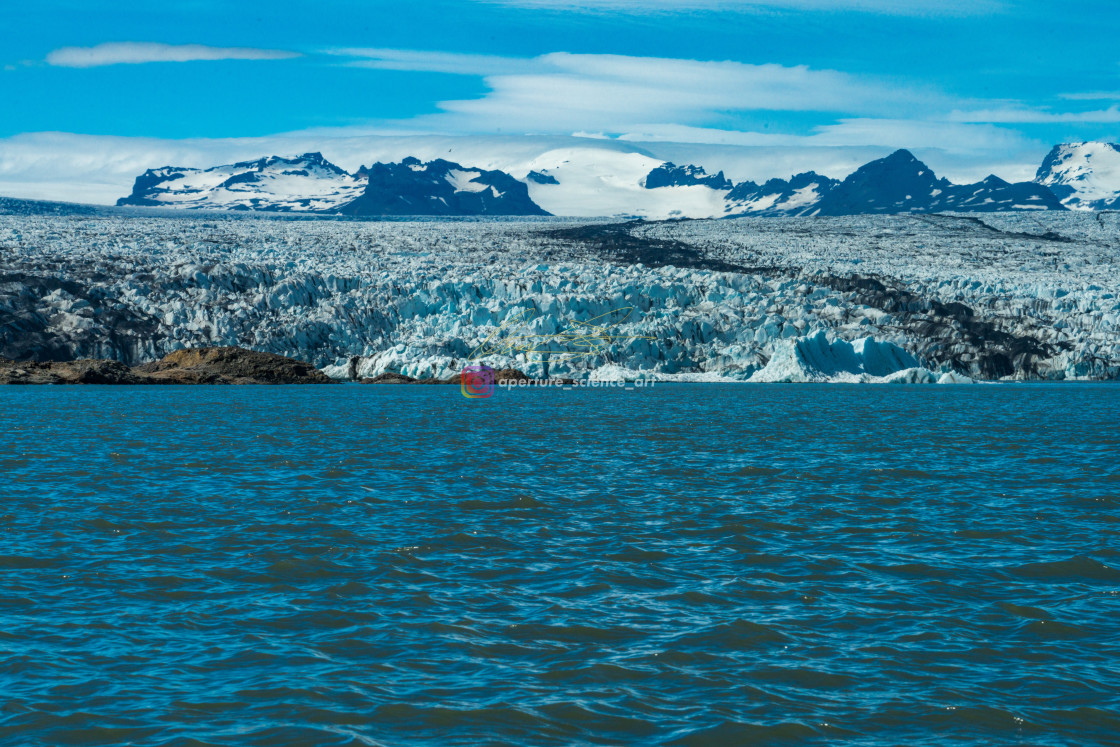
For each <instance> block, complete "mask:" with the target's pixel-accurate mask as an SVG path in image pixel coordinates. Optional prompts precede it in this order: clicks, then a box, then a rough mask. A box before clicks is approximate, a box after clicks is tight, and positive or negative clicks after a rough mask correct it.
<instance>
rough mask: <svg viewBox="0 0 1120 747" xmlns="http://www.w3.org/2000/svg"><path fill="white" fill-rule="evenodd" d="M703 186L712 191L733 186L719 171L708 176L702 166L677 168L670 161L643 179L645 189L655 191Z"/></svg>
mask: <svg viewBox="0 0 1120 747" xmlns="http://www.w3.org/2000/svg"><path fill="white" fill-rule="evenodd" d="M696 185H700V186H704V187H711V188H712V189H718V190H725V189H731V188H732V187H733V186H734V185H733V184H732V183H731V180H730V179H728V178H727V177H725V176H724V175H723V172H722V171H720V172H719V173H718V174H709V173H707V172H706V171H704V168H703V167H702V166H693V165H691V164H689V165H687V166H677V165H676V164H675V163H673V162H672V161H666V162H665V163H663V164H661V165H660V166H658V167H657V168H655V169H654V170H653V171H651V172H649V174H647V175H646V178H645V188H646V189H657V188H658V187H690V186H696Z"/></svg>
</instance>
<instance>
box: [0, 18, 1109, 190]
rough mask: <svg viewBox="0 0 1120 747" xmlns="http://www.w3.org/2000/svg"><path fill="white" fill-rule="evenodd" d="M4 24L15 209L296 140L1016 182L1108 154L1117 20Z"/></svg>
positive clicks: (4, 180)
mask: <svg viewBox="0 0 1120 747" xmlns="http://www.w3.org/2000/svg"><path fill="white" fill-rule="evenodd" d="M12 5H14V4H8V5H7V6H6V7H5V8H4V9H3V10H0V40H2V41H3V44H0V95H2V97H3V101H4V102H5V106H4V107H3V108H2V109H0V193H8V194H12V193H13V191H22V192H23V193H25V194H27V196H51V194H53V193H52V192H51V191H50V188H49V187H46V186H44V187H43V188H42V189H38V190H37V189H35V188H34V187H33V185H34V184H35V183H37V182H38V181H41V182H43V183H44V184H46V183H47V182H51V180H55V181H59V180H60V179H62V177H63V176H67V178H69V179H70V181H71V182H73V175H74V174H75V173H77V172H80V173H81V174H82V175H83V176H82V177H81V178H82V179H86V180H91V179H92V180H94V181H97V176H98V174H99V173H104V174H105V175H106V176H105V179H104V180H102V181H104V182H105V184H106V188H108V185H109V184H112V185H113V186H112V188H113V189H116V188H117V187H116V184H117V182H118V181H119V180H120V179H122V178H124V176H123V175H124V174H125V173H126V172H128V171H129V170H133V169H135V168H137V167H139V166H143V168H147V167H148V166H158V165H162V163H158V162H154V160H158V159H159V158H170V157H172V156H176V157H179V158H180V159H186V160H193V161H195V163H181V165H212V163H207V161H210V162H217V160H215V159H222V158H225V157H226V156H227V155H229V154H234V153H237V154H240V153H245V154H246V155H247V156H248V154H249V153H250V152H251V151H252V150H253V149H254V148H256V149H260V148H266V149H267V148H270V147H274V146H275V149H277V150H279V149H281V147H282V146H285V145H292V146H295V145H297V144H298V145H299V146H300V147H302V146H303V145H304V144H305V143H312V144H315V143H321V144H322V147H317V148H314V149H316V150H322V151H323V152H324V153H325V154H327V155H328V157H331V151H332V147H333V148H334V150H335V151H336V152H337V155H338V156H339V157H341V160H343V161H346V160H351V161H355V160H356V161H365V160H369V159H370V158H372V157H374V156H375V155H379V154H381V153H384V152H387V151H385V149H384V148H382V147H380V146H379V145H378V143H379V142H381V141H380V140H379V139H384V138H396V139H395V140H392V142H393V143H394V146H393V147H394V148H395V149H396V150H398V151H399V150H401V149H402V148H403V149H405V150H407V147H408V146H407V145H404V144H401V140H400V139H401V138H408V137H415V138H420V139H421V140H422V139H423V138H429V139H430V138H433V137H442V138H446V137H456V136H458V137H470V138H475V139H479V141H480V142H481V141H483V139H486V140H485V142H489V143H491V144H492V146H493V147H495V148H496V147H498V143H499V142H500V141H511V140H515V139H518V138H525V137H526V136H533V137H537V138H565V137H567V138H570V137H571V136H572V135H573V134H575V135H578V136H579V137H581V138H586V137H588V136H595V137H601V136H606V137H610V138H620V139H622V140H623V141H625V142H632V143H643V144H651V143H652V144H657V143H662V144H672V148H668V145H666V146H665V147H666V148H668V150H670V151H671V152H672V153H674V154H676V157H677V158H678V160H679V159H680V158H681V156H682V155H687V154H688V153H689V152H690V151H689V148H688V147H686V146H694V150H695V153H696V158H695V159H693V160H696V161H697V162H703V163H704V165H706V166H710V165H715V166H718V165H721V164H722V162H720V163H716V162H717V161H720V159H721V158H722V159H725V160H726V161H727V164H728V170H729V172H731V173H735V175H736V176H738V177H740V178H745V177H748V176H749V177H752V178H766V177H770V176H788V175H789V174H788V173H784V172H783V171H782V169H787V170H788V169H791V168H793V167H794V166H797V165H800V164H802V163H804V164H813V163H818V162H819V163H820V164H821V166H820V167H819V168H818V170H824V171H827V170H828V168H830V167H831V168H832V170H833V171H834V172H836V171H843V170H845V169H847V168H851V167H854V165H856V164H857V163H858V161H859V160H860V159H864V156H866V155H868V154H873V153H875V152H877V151H882V150H890V149H893V148H895V147H909V148H911V149H913V150H915V152H916V153H919V155H922V157H926V158H927V160H929V161H930V162H931V165H934V167H935V168H938V167H941V169H942V170H947V172H948V175H949V176H950V177H955V176H959V177H973V176H976V175H977V174H979V175H981V176H982V175H983V174H981V173H980V172H984V173H987V172H988V171H995V172H996V173H1000V174H1001V175H1002V176H1005V177H1007V178H1024V177H1026V176H1029V173H1030V172H1031V171H1033V169H1034V168H1035V167H1037V165H1038V162H1039V161H1040V159H1041V157H1042V156H1043V155H1044V154H1045V152H1046V150H1048V148H1049V146H1050V145H1052V144H1054V143H1057V142H1063V141H1069V140H1112V141H1115V140H1120V44H1117V42H1116V39H1115V34H1116V30H1117V28H1120V6H1118V5H1117V4H1116V3H1114V2H1102V1H1099V0H1092V1H1090V2H1083V3H1080V4H1078V5H1075V6H1073V5H1066V4H1058V3H1053V2H1015V1H1013V0H971V1H969V2H965V1H963V0H943V1H942V2H939V3H914V2H905V3H904V2H896V1H894V0H845V1H841V2H832V1H830V0H759V1H757V2H739V1H737V0H723V1H722V2H715V1H714V0H684V1H683V2H668V1H667V0H458V1H457V2H447V1H443V0H436V1H433V2H422V1H416V2H399V0H398V1H396V2H376V1H374V2H370V1H369V0H364V1H360V0H342V1H332V0H322V1H321V2H319V3H315V4H313V5H310V6H309V5H308V4H307V3H294V2H284V1H283V0H274V1H273V2H267V3H265V2H257V1H256V0H249V1H247V2H245V1H242V2H237V3H230V2H213V1H211V0H192V1H189V2H183V1H180V2H163V3H159V4H154V3H151V2H143V3H141V2H134V1H132V0H128V1H126V2H116V3H113V4H112V5H111V6H110V5H108V4H105V3H89V2H78V1H76V0H70V1H66V2H60V1H58V0H55V1H54V2H52V1H50V0H41V1H40V2H37V3H21V4H18V6H16V7H11V6H12ZM110 8H111V9H110ZM43 133H67V135H66V136H65V137H63V136H58V135H44V134H43ZM363 139H364V140H365V141H368V143H369V146H368V147H365V146H363V144H362V143H363ZM297 141H298V143H297ZM384 142H389V141H388V140H385V141H384ZM417 142H419V140H418V141H417ZM441 142H443V141H441ZM344 143H345V144H346V145H345V147H343V144H344ZM363 148H364V149H363ZM287 150H288V151H290V150H291V149H290V148H288V149H287ZM394 152H395V151H394ZM402 152H403V151H402ZM94 153H102V154H104V163H103V165H102V166H98V165H97V159H96V158H93V160H92V161H91V158H92V157H93V154H94ZM841 153H850V156H848V157H841V156H839V155H838V154H841ZM263 154H264V153H263V152H262V153H256V154H255V155H263ZM365 155H368V156H369V158H364V157H363V156H365ZM68 158H69V159H70V160H71V161H73V164H72V165H71V167H70V168H67V164H68V161H67V159H68ZM814 158H816V159H817V161H814ZM864 160H866V159H864ZM343 165H344V166H347V167H354V166H355V165H356V163H343ZM810 167H811V166H810ZM99 168H100V169H101V170H102V171H101V172H99V171H98V169H99ZM82 169H84V171H83V170H82ZM141 170H142V169H141ZM736 172H738V173H736ZM748 172H749V173H748ZM770 172H772V173H770ZM840 175H842V174H840ZM72 186H73V184H71V187H72ZM91 189H92V188H91ZM91 193H92V192H91ZM83 194H84V193H83ZM57 196H58V197H60V198H65V197H66V195H64V194H61V193H58V195H57Z"/></svg>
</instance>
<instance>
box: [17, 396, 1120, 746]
mask: <svg viewBox="0 0 1120 747" xmlns="http://www.w3.org/2000/svg"><path fill="white" fill-rule="evenodd" d="M1118 422H1120V388H1117V387H1115V386H1112V387H1110V386H1104V385H1102V386H1096V385H1070V386H1065V385H1060V386H1059V385H1054V386H1017V385H1000V386H975V387H967V386H962V387H932V386H927V387H891V386H878V387H874V386H865V387H844V386H812V387H796V386H761V387H760V386H750V385H743V386H719V385H678V386H667V385H665V386H660V387H656V388H654V389H647V390H644V391H634V392H625V391H618V390H596V391H591V390H583V391H571V392H565V391H559V390H554V391H553V390H545V391H512V392H511V391H499V392H497V393H495V395H494V397H493V398H491V399H489V400H466V399H464V398H463V397H461V396H460V394H459V392H458V389H457V388H450V387H368V386H367V387H361V386H338V387H327V388H298V387H292V388H286V387H284V388H259V387H243V388H217V387H215V388H206V387H198V388H135V389H133V388H101V387H86V388H82V387H75V388H36V389H18V388H5V389H4V390H3V391H0V427H2V432H3V434H4V439H3V442H2V446H0V473H2V474H3V475H4V480H3V483H2V491H3V502H2V504H0V532H2V533H0V620H2V621H3V624H2V626H0V743H2V744H5V745H6V744H126V743H131V744H144V745H184V746H185V745H196V746H197V745H210V744H213V745H319V744H322V745H351V744H353V745H359V744H361V745H368V744H376V745H425V744H430V745H455V744H463V745H474V744H623V743H639V744H674V745H675V744H681V745H691V744H720V745H726V744H836V743H844V744H853V745H898V744H908V745H925V744H951V743H962V744H987V745H1000V744H1009V745H1011V744H1014V745H1020V744H1021V745H1068V744H1078V745H1089V744H1108V743H1112V744H1115V740H1116V739H1117V735H1118V734H1120V717H1118V715H1117V709H1118V707H1120V695H1118V687H1117V686H1118V683H1120V671H1118V670H1120V622H1118V620H1120V616H1118V613H1120V570H1118V569H1120V542H1118V531H1120V511H1118V509H1120V456H1118V452H1117V447H1118V446H1120V433H1118V429H1117V423H1118Z"/></svg>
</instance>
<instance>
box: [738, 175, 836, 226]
mask: <svg viewBox="0 0 1120 747" xmlns="http://www.w3.org/2000/svg"><path fill="white" fill-rule="evenodd" d="M839 183H840V182H838V181H836V180H835V179H829V178H828V177H827V176H821V175H820V174H817V173H815V172H813V171H806V172H805V173H803V174H797V175H796V176H794V177H792V178H790V180H789V181H786V180H784V179H770V180H769V181H767V182H766V183H765V184H762V185H758V184H755V183H754V182H742V183H740V184H736V185H735V186H734V188H733V189H732V190H731V191H730V192H729V193H728V194H727V208H726V211H725V212H727V213H728V214H731V215H812V214H814V213H815V212H816V210H817V203H819V202H820V200H821V198H822V197H824V196H825V195H826V194H828V193H829V192H831V191H832V190H833V189H834V188H835V187H836V185H837V184H839Z"/></svg>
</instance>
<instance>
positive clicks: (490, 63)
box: [326, 48, 534, 75]
mask: <svg viewBox="0 0 1120 747" xmlns="http://www.w3.org/2000/svg"><path fill="white" fill-rule="evenodd" d="M326 52H327V54H332V55H339V56H345V57H355V58H359V59H355V60H351V61H349V62H347V63H345V64H346V65H348V66H351V67H368V68H375V69H378V70H412V71H416V72H426V73H456V74H459V75H497V74H501V73H515V72H518V71H524V70H526V69H527V68H528V67H530V66H532V65H533V64H534V63H533V61H532V60H530V59H523V58H517V57H500V56H497V55H482V54H457V53H454V52H427V51H421V50H413V49H369V48H361V49H355V48H345V49H328V50H326Z"/></svg>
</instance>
